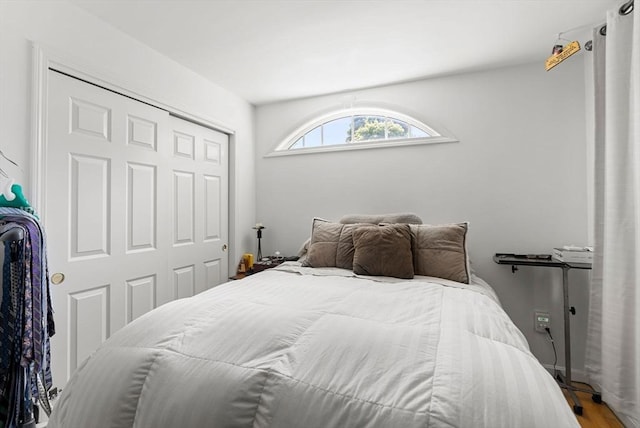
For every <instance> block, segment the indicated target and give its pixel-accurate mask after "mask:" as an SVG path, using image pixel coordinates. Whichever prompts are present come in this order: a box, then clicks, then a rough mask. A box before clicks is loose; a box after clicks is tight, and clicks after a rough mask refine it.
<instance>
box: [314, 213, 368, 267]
mask: <svg viewBox="0 0 640 428" xmlns="http://www.w3.org/2000/svg"><path fill="white" fill-rule="evenodd" d="M358 226H359V225H357V224H340V223H333V222H330V221H328V220H324V219H321V218H314V219H313V226H312V229H311V240H310V242H309V249H308V251H307V258H306V260H304V261H303V263H302V265H303V266H311V267H339V268H343V269H349V270H351V269H353V237H352V233H353V230H354V229H355V228H356V227H358Z"/></svg>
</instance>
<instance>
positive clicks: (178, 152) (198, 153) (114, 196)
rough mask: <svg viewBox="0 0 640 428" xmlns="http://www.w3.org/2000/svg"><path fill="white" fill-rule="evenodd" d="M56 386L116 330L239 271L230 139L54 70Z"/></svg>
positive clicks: (49, 216)
mask: <svg viewBox="0 0 640 428" xmlns="http://www.w3.org/2000/svg"><path fill="white" fill-rule="evenodd" d="M47 105H48V107H47V108H48V124H47V150H46V155H45V159H44V162H43V165H44V169H45V175H46V179H47V190H46V193H47V194H46V195H45V201H44V203H45V206H46V207H45V213H46V218H45V219H44V221H45V227H46V230H47V235H48V253H49V270H50V273H51V278H52V285H51V291H52V304H53V308H54V311H55V312H54V317H55V321H56V335H55V336H54V337H53V338H52V350H51V356H52V370H53V376H54V384H55V385H57V386H59V387H62V386H64V384H65V383H66V381H67V380H68V378H69V376H70V375H71V373H72V372H73V371H74V370H75V369H76V368H77V367H78V366H79V364H80V363H81V362H82V361H83V360H84V359H85V358H86V357H88V356H89V355H90V354H91V353H92V352H93V351H94V350H95V349H96V348H97V347H98V346H99V345H100V344H101V343H102V342H103V341H104V340H106V339H107V338H108V337H109V336H110V335H111V334H113V333H114V332H116V331H117V330H119V329H120V328H122V327H123V326H124V325H126V324H127V323H129V322H131V321H132V320H134V319H135V318H137V317H139V316H141V315H143V314H144V313H145V312H148V311H150V310H151V309H153V308H155V307H157V306H159V305H161V304H163V303H166V302H169V301H171V300H174V299H177V298H182V297H188V296H191V295H193V294H195V293H198V292H200V291H203V290H205V289H207V288H210V287H213V286H215V285H217V284H219V283H221V282H223V281H224V280H226V278H227V277H228V273H227V253H226V252H225V251H224V250H223V248H226V242H227V233H228V225H227V223H228V218H227V212H228V177H227V175H228V167H227V165H228V160H227V153H228V137H227V136H226V135H225V134H222V133H219V132H216V131H213V130H210V129H207V128H204V127H201V126H198V125H194V124H192V123H190V122H186V121H183V120H180V119H176V118H174V117H171V116H170V115H169V113H168V112H166V111H164V110H161V109H158V108H155V107H152V106H150V105H147V104H145V103H141V102H138V101H135V100H132V99H130V98H127V97H124V96H122V95H118V94H115V93H113V92H110V91H107V90H105V89H102V88H99V87H96V86H94V85H91V84H88V83H86V82H82V81H80V80H77V79H74V78H71V77H68V76H65V75H62V74H60V73H57V72H55V71H50V72H49V93H48V102H47Z"/></svg>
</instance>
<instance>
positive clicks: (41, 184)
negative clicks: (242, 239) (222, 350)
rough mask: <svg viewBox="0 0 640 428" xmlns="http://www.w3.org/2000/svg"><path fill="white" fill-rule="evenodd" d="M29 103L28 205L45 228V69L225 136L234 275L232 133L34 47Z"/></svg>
mask: <svg viewBox="0 0 640 428" xmlns="http://www.w3.org/2000/svg"><path fill="white" fill-rule="evenodd" d="M32 64H33V70H32V79H31V80H32V85H31V86H32V88H31V89H32V90H31V94H32V99H31V121H32V123H31V128H32V132H31V162H32V163H31V165H32V168H31V177H30V178H31V185H30V195H31V197H30V201H31V204H32V206H33V207H34V208H35V209H36V211H37V212H38V215H39V216H40V218H41V220H42V222H43V224H44V225H45V226H46V224H47V213H46V209H45V205H46V204H45V203H44V201H45V195H46V194H47V182H46V176H47V175H46V170H45V168H46V162H45V160H46V159H47V119H48V118H47V105H48V104H47V101H48V100H47V93H48V88H49V77H48V76H49V69H55V70H57V71H59V72H62V73H65V74H68V75H69V76H71V77H75V78H77V79H80V80H84V81H86V82H88V83H91V84H94V85H97V86H100V87H102V88H104V89H106V90H109V91H114V92H117V93H119V94H121V95H124V96H127V97H130V98H133V99H135V100H138V101H141V102H143V103H147V104H150V105H152V106H155V107H158V108H160V109H163V110H166V111H168V112H169V113H170V114H172V115H174V116H176V117H179V118H181V119H184V120H187V121H189V122H193V123H196V124H198V125H202V126H205V127H207V128H212V129H214V130H216V131H220V132H223V133H225V134H228V135H229V153H228V156H229V189H228V192H229V193H228V195H229V200H228V202H229V204H228V245H229V251H228V253H229V257H228V272H235V269H236V265H235V260H234V258H233V257H232V255H233V254H234V251H233V249H234V248H235V247H236V236H235V233H234V231H235V229H236V224H235V219H236V205H237V203H236V201H237V198H236V194H235V189H236V183H237V170H236V168H234V165H235V164H236V162H235V151H236V146H235V131H234V130H233V129H232V128H231V127H228V126H226V125H224V124H222V123H218V122H214V121H212V120H211V119H208V118H204V117H202V116H200V115H198V114H194V113H191V112H188V111H184V110H182V109H179V108H177V107H175V106H172V105H168V104H166V103H164V102H162V101H159V100H160V99H162V94H159V93H154V94H145V91H143V90H140V89H139V88H136V87H135V84H133V83H132V82H131V81H128V80H127V78H126V76H125V75H123V76H118V77H114V76H106V75H105V73H103V72H101V71H99V70H95V69H93V68H92V67H90V66H89V65H87V64H84V63H83V62H82V61H81V60H78V59H77V58H72V57H70V56H69V55H67V54H62V53H60V52H57V51H54V50H53V49H50V48H48V47H45V46H42V45H40V44H38V43H32Z"/></svg>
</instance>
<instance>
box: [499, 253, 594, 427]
mask: <svg viewBox="0 0 640 428" xmlns="http://www.w3.org/2000/svg"><path fill="white" fill-rule="evenodd" d="M493 261H494V262H496V263H498V264H504V265H511V272H513V273H515V272H516V271H517V270H518V267H517V266H534V267H535V266H539V267H555V268H560V269H562V291H563V293H562V294H563V304H564V359H565V373H564V374H562V373H561V372H560V371H558V370H556V373H554V376H555V378H556V381H557V382H558V384H559V385H560V387H561V388H564V389H566V390H567V392H568V393H569V396H570V397H571V400H573V411H574V413H575V414H576V415H581V414H582V403H580V399H579V398H578V397H577V396H576V393H575V391H581V392H587V393H591V398H592V400H593V401H594V402H595V403H602V395H601V394H600V393H599V392H597V391H592V390H588V389H583V388H578V387H576V386H574V385H573V383H572V382H571V329H570V319H569V318H570V315H569V314H575V308H573V307H570V306H569V270H571V269H591V263H573V262H562V261H560V260H556V259H554V258H552V257H551V255H550V254H511V253H496V254H495V255H494V256H493Z"/></svg>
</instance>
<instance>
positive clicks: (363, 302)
mask: <svg viewBox="0 0 640 428" xmlns="http://www.w3.org/2000/svg"><path fill="white" fill-rule="evenodd" d="M326 223H327V224H324V223H323V224H321V222H318V223H317V225H318V226H321V225H322V226H327V227H334V228H340V226H335V225H336V224H337V223H331V222H326ZM387 226H389V227H390V228H391V229H393V228H394V227H395V226H393V225H384V226H375V227H379V228H382V227H387ZM392 226H393V227H392ZM405 226H406V227H405ZM457 226H460V225H457ZM375 227H374V226H370V227H369V229H371V230H372V231H374V234H375V231H377V230H378V229H376V228H375ZM411 227H413V228H414V230H413V231H412V230H411ZM420 227H421V226H408V225H403V226H401V227H399V229H400V230H402V231H406V230H407V229H408V230H409V239H410V244H409V245H410V252H411V253H412V258H413V257H415V254H416V253H418V254H419V253H420V252H421V251H422V253H423V255H425V254H426V253H424V248H423V249H422V250H421V249H419V248H417V246H416V245H417V244H416V241H417V240H418V239H417V238H416V236H418V235H420V233H418V234H417V235H416V233H415V232H416V230H417V229H415V228H420ZM359 228H360V227H359V226H354V227H351V232H350V233H351V235H350V239H351V240H352V242H353V243H354V245H356V243H357V242H359V239H360V234H359V232H358V233H356V231H358V229H359ZM316 229H317V228H316V224H315V221H314V228H313V232H318V231H317V230H316ZM364 229H367V227H364ZM465 231H466V229H465ZM343 232H344V227H342V228H341V233H340V234H339V235H340V236H339V237H338V239H337V242H340V240H341V239H342V237H344V233H343ZM403 233H404V232H403ZM325 235H326V234H325ZM329 235H331V234H329ZM334 235H335V234H334ZM314 236H315V239H314ZM322 236H323V234H322V233H313V234H312V238H311V241H310V245H309V247H308V249H309V251H308V253H309V255H311V256H313V255H314V254H315V256H318V254H321V258H320V259H318V257H315V260H314V258H313V257H311V259H312V260H311V262H309V260H308V258H306V257H305V258H304V259H303V260H302V261H299V262H286V263H283V264H281V265H280V266H278V267H276V268H273V269H269V270H266V271H263V272H261V273H258V274H255V275H251V276H248V277H247V278H245V279H242V280H239V281H231V282H228V283H226V284H223V285H220V286H217V287H215V288H213V289H211V290H208V291H206V292H203V293H201V294H199V295H196V296H193V297H191V298H188V299H181V300H177V301H174V302H171V303H168V304H165V305H163V306H161V307H159V308H157V309H155V310H153V311H151V312H149V313H147V314H145V315H144V316H142V317H140V318H138V319H137V320H135V321H134V322H132V323H131V324H129V325H128V326H126V327H125V328H123V329H122V330H120V331H118V332H116V333H115V334H114V335H113V336H112V337H111V338H110V339H109V340H107V341H106V342H105V343H104V344H103V345H102V346H101V347H100V348H99V349H98V350H97V351H96V352H95V353H94V354H93V355H92V356H91V357H89V358H88V359H87V360H86V361H85V362H84V363H83V364H82V365H81V366H80V367H79V368H78V370H77V371H76V372H75V373H74V374H73V376H72V378H71V379H70V380H69V382H68V384H67V386H66V388H65V389H64V390H63V392H62V394H61V396H60V398H59V399H58V402H57V403H56V405H55V408H54V411H53V413H52V415H51V418H50V421H49V424H48V427H49V428H58V427H84V428H88V427H105V426H109V427H183V428H186V427H423V428H424V427H518V426H526V427H545V428H546V427H578V426H579V425H578V423H577V421H576V418H575V416H574V415H573V413H572V412H571V409H570V408H569V406H568V404H567V403H566V401H565V400H564V398H563V395H562V393H561V391H560V388H559V387H558V386H557V384H556V382H555V381H554V379H553V378H552V376H551V375H550V374H549V373H548V372H547V371H546V370H545V369H544V367H542V366H541V365H540V363H539V362H538V361H537V360H536V358H535V357H534V356H533V355H532V354H531V352H530V351H529V348H528V345H527V342H526V340H525V338H524V336H523V335H522V333H521V332H520V331H519V330H518V329H517V328H516V326H515V325H514V324H513V322H512V321H511V320H510V319H509V317H508V316H507V314H506V313H505V312H504V310H503V309H502V307H501V305H500V302H499V300H498V298H497V296H496V294H495V292H494V291H493V290H492V288H491V287H490V286H489V285H488V284H487V283H486V282H485V281H483V280H482V279H480V278H478V277H477V276H476V275H474V274H473V273H472V272H471V271H470V270H469V267H468V261H465V270H466V275H467V278H466V281H462V282H461V281H456V280H452V279H447V278H442V277H440V276H437V277H436V276H429V275H422V274H420V272H422V271H420V270H416V271H417V272H418V273H416V271H414V274H413V276H412V278H401V277H400V276H401V275H400V276H399V275H380V274H374V275H372V274H371V273H375V272H365V273H362V272H360V273H358V272H356V271H359V270H361V269H365V270H366V269H372V265H371V264H368V263H369V262H368V261H367V258H366V257H364V258H363V257H361V256H362V252H361V251H358V248H359V247H358V246H357V245H356V248H355V250H354V251H353V252H352V253H351V255H352V263H353V265H352V266H353V268H352V269H347V268H343V267H338V266H323V267H315V266H310V264H314V263H316V264H317V263H318V260H320V261H321V260H323V259H322V257H325V256H326V254H325V253H326V250H327V249H330V251H329V252H332V251H334V250H335V252H336V254H337V253H339V252H340V250H338V248H340V245H320V246H317V245H314V244H317V243H320V242H321V243H323V244H327V237H326V236H324V237H322ZM439 236H440V235H439ZM331 239H334V238H330V239H329V240H331ZM335 242H336V241H335V239H334V243H335ZM385 242H386V241H384V239H383V241H380V240H378V241H376V245H375V247H376V250H375V251H378V250H379V249H380V247H381V246H382V247H384V245H385ZM393 245H397V244H393ZM446 245H447V243H446V242H445V247H446ZM314 248H315V249H317V248H320V249H321V250H320V251H315V252H314V251H313V249H314ZM403 248H404V247H403ZM343 250H344V249H343ZM440 250H441V249H440ZM375 251H374V252H375ZM343 252H344V251H343ZM440 252H441V253H442V252H443V251H440ZM347 253H348V251H347ZM395 253H402V251H401V250H398V251H395ZM444 253H447V251H444ZM425 257H427V258H429V257H432V258H433V254H431V256H426V255H425ZM446 257H450V255H447V256H446ZM446 257H445V258H446ZM464 257H465V258H466V254H465V255H464ZM334 260H335V259H334ZM376 263H377V264H378V265H380V263H379V261H374V263H373V264H374V265H375V264H376ZM320 264H322V263H320ZM327 264H333V263H327ZM356 265H358V266H359V267H358V268H356ZM382 265H383V266H382V267H380V266H378V267H377V268H376V269H378V268H379V269H383V270H384V269H389V266H388V265H389V264H388V263H382ZM392 265H393V266H397V265H398V262H397V261H394V263H392ZM413 267H414V268H415V267H416V264H415V263H414V264H413ZM374 268H375V266H374ZM395 273H397V272H395Z"/></svg>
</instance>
